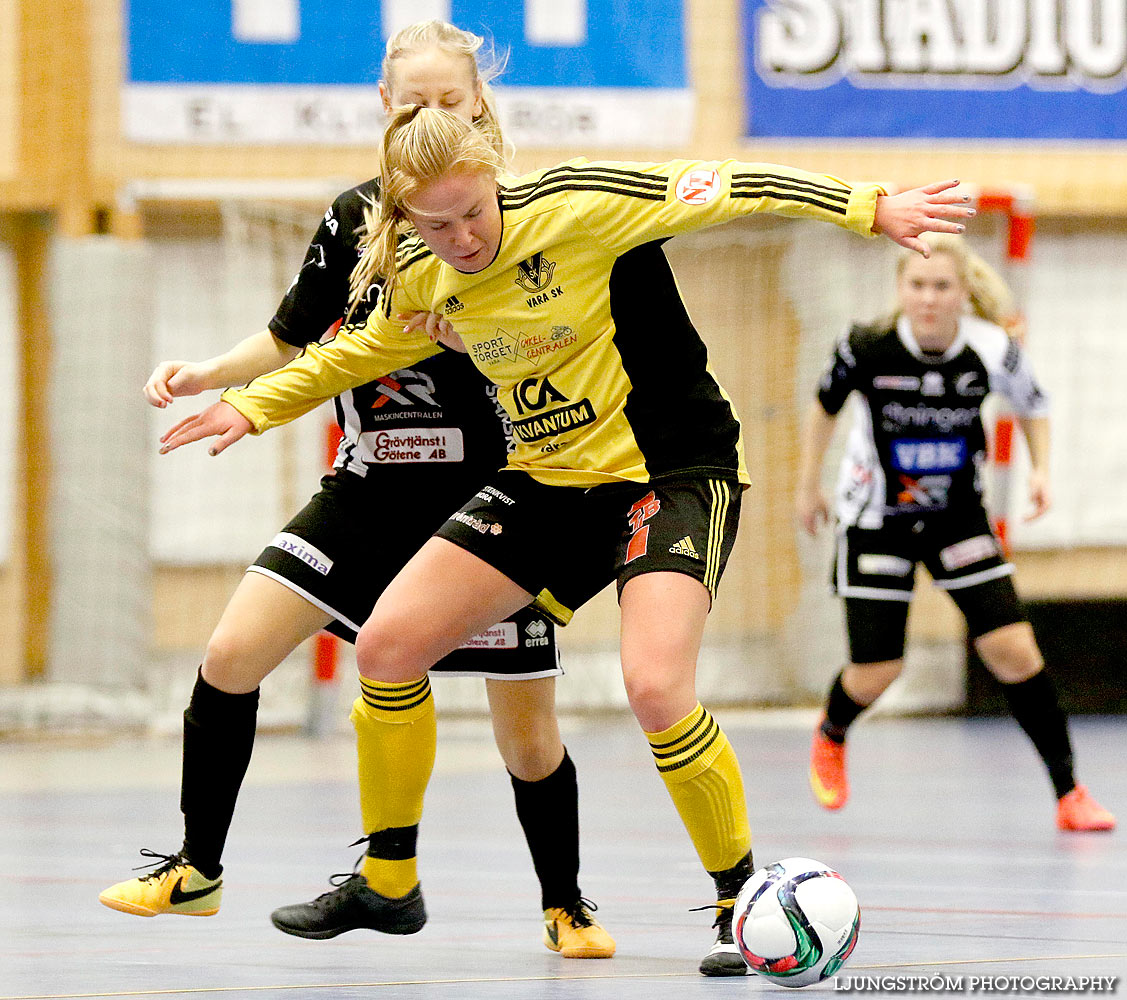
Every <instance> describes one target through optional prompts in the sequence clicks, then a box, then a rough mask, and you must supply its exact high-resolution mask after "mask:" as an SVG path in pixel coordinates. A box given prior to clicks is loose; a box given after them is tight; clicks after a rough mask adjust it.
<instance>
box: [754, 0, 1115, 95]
mask: <svg viewBox="0 0 1127 1000" xmlns="http://www.w3.org/2000/svg"><path fill="white" fill-rule="evenodd" d="M756 64H757V67H758V70H759V74H760V76H761V77H762V78H763V79H764V80H765V81H766V82H768V83H777V84H779V85H780V86H800V87H827V86H830V85H831V84H833V83H835V82H837V81H838V80H841V79H843V78H844V79H847V80H849V81H850V82H851V83H853V84H855V85H856V86H859V87H879V86H898V87H899V86H909V87H924V88H936V89H944V88H949V87H967V86H981V87H986V88H1010V87H1016V86H1019V85H1021V84H1030V85H1032V86H1035V87H1038V88H1039V89H1076V88H1079V89H1084V90H1093V91H1099V92H1108V91H1118V90H1122V89H1123V88H1124V86H1125V85H1127V83H1125V77H1124V70H1125V68H1127V0H946V2H942V0H765V6H764V7H763V9H762V10H761V11H760V12H759V19H758V30H757V32H756ZM905 78H907V79H905Z"/></svg>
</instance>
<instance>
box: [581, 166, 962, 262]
mask: <svg viewBox="0 0 1127 1000" xmlns="http://www.w3.org/2000/svg"><path fill="white" fill-rule="evenodd" d="M577 174H579V175H582V176H586V177H587V178H588V179H591V180H598V181H599V186H598V188H597V189H595V190H591V189H579V190H572V191H569V192H568V194H567V197H568V199H569V201H570V204H571V206H572V209H573V211H574V212H575V213H576V215H577V216H578V218H579V219H580V221H581V222H582V224H583V225H584V226H585V227H586V228H587V229H588V230H589V231H590V232H591V233H592V235H593V236H595V238H596V239H598V240H600V241H601V242H602V243H603V244H604V245H606V246H608V247H610V248H611V249H613V250H615V251H617V252H620V253H621V252H624V251H625V250H627V249H629V248H630V247H632V246H637V245H638V244H640V243H645V242H648V241H650V240H654V239H660V238H664V237H669V236H675V235H677V234H679V233H685V232H690V231H692V230H694V229H701V228H705V227H707V226H713V225H717V224H719V223H722V222H726V221H728V220H730V219H735V218H738V217H740V216H744V215H755V214H760V213H763V212H769V213H773V214H776V215H783V216H786V217H789V218H799V219H813V220H816V221H819V222H830V223H833V224H835V225H838V226H841V227H842V228H844V229H848V230H850V231H852V232H855V233H858V234H860V235H863V236H875V235H886V236H888V237H889V238H890V239H892V240H893V241H895V242H897V243H899V244H901V245H902V246H907V247H909V248H911V249H913V250H921V252H925V253H926V247H924V246H923V244H922V243H920V242H919V240H918V237H919V235H920V234H921V233H924V232H929V231H933V232H961V231H962V229H963V225H962V223H961V221H960V220H963V219H967V218H970V217H971V216H972V215H973V214H974V210H973V208H971V207H970V206H969V204H968V201H969V198H968V196H967V195H965V194H963V193H961V192H958V191H955V190H954V189H955V188H956V187H957V184H958V182H957V181H944V182H941V183H939V184H931V185H928V186H926V187H922V188H913V189H911V190H908V191H903V192H900V193H898V194H896V195H889V194H886V193H885V190H884V188H883V187H882V186H881V185H879V184H858V185H852V184H849V183H847V182H845V181H843V180H840V179H839V178H836V177H831V176H829V175H827V174H816V173H811V172H810V171H806V170H799V169H797V168H794V167H786V166H780V165H778V164H772V163H747V162H743V161H739V160H723V161H702V160H696V161H694V160H671V161H668V162H665V163H651V164H645V163H609V162H608V163H585V164H583V165H582V166H580V167H578V168H577Z"/></svg>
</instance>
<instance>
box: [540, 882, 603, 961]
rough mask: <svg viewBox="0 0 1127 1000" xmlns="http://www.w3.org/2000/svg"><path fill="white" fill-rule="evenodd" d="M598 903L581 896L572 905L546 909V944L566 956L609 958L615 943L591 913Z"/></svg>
mask: <svg viewBox="0 0 1127 1000" xmlns="http://www.w3.org/2000/svg"><path fill="white" fill-rule="evenodd" d="M597 909H598V907H597V906H596V905H595V904H594V903H592V902H591V901H590V900H589V899H583V898H582V897H580V898H579V899H577V900H576V901H575V902H574V903H573V904H572V905H571V906H550V907H548V909H546V910H545V911H544V944H545V946H546V947H548V948H549V949H550V950H552V951H558V952H559V953H560V954H561V955H562V956H563V957H564V958H610V957H611V956H612V955H613V954H614V949H615V943H614V938H612V937H611V936H610V935H609V934H608V933H607V932H606V931H605V930H604V929H603V927H602V925H601V924H600V923H599V922H598V921H597V920H596V919H595V918H594V917H593V916H591V911H592V910H597Z"/></svg>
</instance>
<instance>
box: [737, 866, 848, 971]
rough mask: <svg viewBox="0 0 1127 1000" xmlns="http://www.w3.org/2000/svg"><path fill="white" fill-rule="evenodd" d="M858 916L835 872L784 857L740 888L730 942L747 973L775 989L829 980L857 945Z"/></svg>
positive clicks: (759, 872) (846, 886) (840, 878)
mask: <svg viewBox="0 0 1127 1000" xmlns="http://www.w3.org/2000/svg"><path fill="white" fill-rule="evenodd" d="M860 926H861V911H860V908H859V907H858V906H857V897H856V896H855V895H853V890H852V889H850V888H849V885H848V884H847V883H846V881H845V879H843V878H842V877H841V876H840V875H839V874H838V873H837V872H835V871H834V870H833V869H832V868H830V867H829V866H828V865H824V864H822V863H821V862H820V861H811V860H810V858H785V859H783V860H782V861H776V862H775V863H774V864H772V865H768V866H767V867H766V868H760V869H759V870H758V871H757V872H755V874H754V875H752V876H751V878H749V879H748V880H747V882H746V883H744V887H743V888H742V889H741V890H740V894H739V896H738V897H737V898H736V905H735V909H734V911H733V913H732V937H733V939H734V940H735V942H736V947H737V948H739V950H740V954H741V955H743V957H744V961H745V962H747V964H748V966H749V967H750V968H751V970H752V972H756V973H758V974H759V975H761V976H765V977H766V978H768V979H770V980H771V982H773V983H778V984H779V985H780V986H809V985H810V984H811V983H817V982H821V980H823V979H828V978H829V977H830V976H832V975H834V974H835V973H836V972H837V971H838V970H839V969H841V967H842V966H843V965H844V964H845V960H846V959H847V958H848V957H849V955H850V953H851V952H852V951H853V946H854V945H855V944H856V943H857V932H858V930H859V929H860Z"/></svg>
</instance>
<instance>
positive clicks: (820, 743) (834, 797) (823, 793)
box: [810, 722, 849, 809]
mask: <svg viewBox="0 0 1127 1000" xmlns="http://www.w3.org/2000/svg"><path fill="white" fill-rule="evenodd" d="M810 790H811V791H812V792H813V793H814V798H815V799H817V801H818V805H820V806H821V807H822V808H823V809H840V808H841V807H842V806H843V805H845V803H846V802H847V801H848V800H849V778H848V777H847V775H846V773H845V744H844V743H835V742H834V741H833V740H831V739H830V738H829V737H828V736H826V735H825V733H823V732H822V724H821V723H820V722H819V723H818V728H817V729H815V730H814V740H813V742H812V743H811V744H810Z"/></svg>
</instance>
